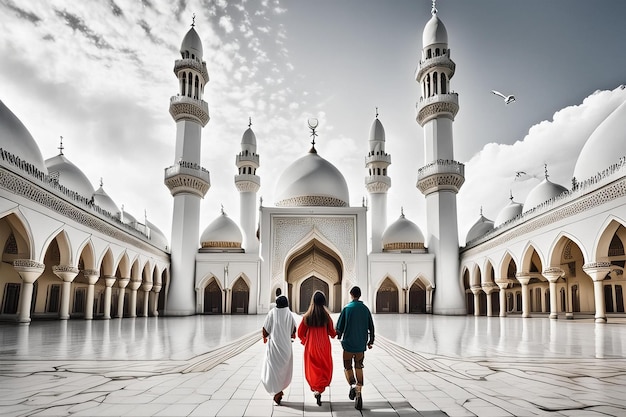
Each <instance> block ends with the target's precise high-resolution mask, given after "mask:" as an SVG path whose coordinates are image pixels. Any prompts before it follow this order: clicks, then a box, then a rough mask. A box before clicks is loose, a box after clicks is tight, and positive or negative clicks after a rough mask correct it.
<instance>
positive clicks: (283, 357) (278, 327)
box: [261, 295, 296, 405]
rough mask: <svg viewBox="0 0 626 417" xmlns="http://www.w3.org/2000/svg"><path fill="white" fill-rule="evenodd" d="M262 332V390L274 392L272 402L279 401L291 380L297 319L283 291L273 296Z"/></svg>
mask: <svg viewBox="0 0 626 417" xmlns="http://www.w3.org/2000/svg"><path fill="white" fill-rule="evenodd" d="M262 332H263V343H266V344H267V349H266V350H265V358H264V360H263V364H262V366H261V382H262V383H263V386H264V387H265V390H266V391H267V392H268V393H269V394H271V395H273V396H274V402H275V403H276V404H277V405H280V402H281V400H282V399H283V390H284V389H285V388H287V387H288V386H289V384H291V377H292V375H293V350H292V347H291V342H292V339H295V338H296V321H295V319H294V318H293V314H291V310H290V309H289V300H287V297H285V296H284V295H281V296H279V297H278V298H276V307H275V308H272V309H271V310H270V311H269V313H267V317H265V322H264V323H263V329H262Z"/></svg>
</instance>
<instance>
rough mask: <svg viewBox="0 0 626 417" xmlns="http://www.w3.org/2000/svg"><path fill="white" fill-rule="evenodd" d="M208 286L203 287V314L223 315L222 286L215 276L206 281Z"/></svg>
mask: <svg viewBox="0 0 626 417" xmlns="http://www.w3.org/2000/svg"><path fill="white" fill-rule="evenodd" d="M204 281H205V282H206V285H205V286H204V287H201V289H202V293H203V297H202V299H203V303H202V312H203V313H204V314H222V286H221V285H220V282H219V281H218V280H217V278H216V277H215V276H214V275H213V276H209V277H207V279H205V280H204Z"/></svg>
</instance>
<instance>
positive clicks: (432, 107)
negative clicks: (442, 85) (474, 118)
mask: <svg viewBox="0 0 626 417" xmlns="http://www.w3.org/2000/svg"><path fill="white" fill-rule="evenodd" d="M458 111H459V103H458V95H457V94H456V93H452V94H437V95H434V96H432V97H429V98H427V99H420V101H419V102H418V103H417V123H419V124H420V126H424V124H425V123H426V122H428V121H429V120H431V119H434V118H435V117H439V116H444V117H445V116H447V117H450V118H451V119H453V120H454V117H455V116H456V114H457V113H458Z"/></svg>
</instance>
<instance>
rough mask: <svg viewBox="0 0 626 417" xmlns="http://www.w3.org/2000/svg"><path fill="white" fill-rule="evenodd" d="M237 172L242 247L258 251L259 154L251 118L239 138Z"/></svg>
mask: <svg viewBox="0 0 626 417" xmlns="http://www.w3.org/2000/svg"><path fill="white" fill-rule="evenodd" d="M235 163H236V164H237V168H238V169H239V172H238V173H237V175H235V186H236V187H237V190H239V218H240V225H241V228H242V230H243V248H244V249H245V251H246V252H247V253H257V252H258V251H259V240H258V239H257V237H256V212H257V210H256V193H257V191H259V188H260V187H261V179H260V178H259V176H258V175H256V170H257V169H258V168H259V155H258V154H257V153H256V136H255V135H254V132H253V131H252V120H250V121H249V123H248V129H246V131H245V132H244V134H243V137H242V138H241V152H240V153H239V155H237V157H236V159H235Z"/></svg>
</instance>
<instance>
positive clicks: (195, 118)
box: [170, 97, 209, 127]
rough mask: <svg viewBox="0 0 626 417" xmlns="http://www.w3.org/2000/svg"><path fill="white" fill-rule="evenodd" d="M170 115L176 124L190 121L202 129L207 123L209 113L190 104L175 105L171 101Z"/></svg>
mask: <svg viewBox="0 0 626 417" xmlns="http://www.w3.org/2000/svg"><path fill="white" fill-rule="evenodd" d="M172 98H174V97H172ZM170 114H171V115H172V117H173V118H174V120H175V121H177V122H178V121H180V120H190V121H192V122H197V123H200V124H201V125H202V127H204V126H206V124H207V123H209V113H208V112H206V111H204V109H202V108H201V107H200V106H198V105H195V104H192V103H185V102H182V103H177V102H174V101H172V102H171V103H170Z"/></svg>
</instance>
